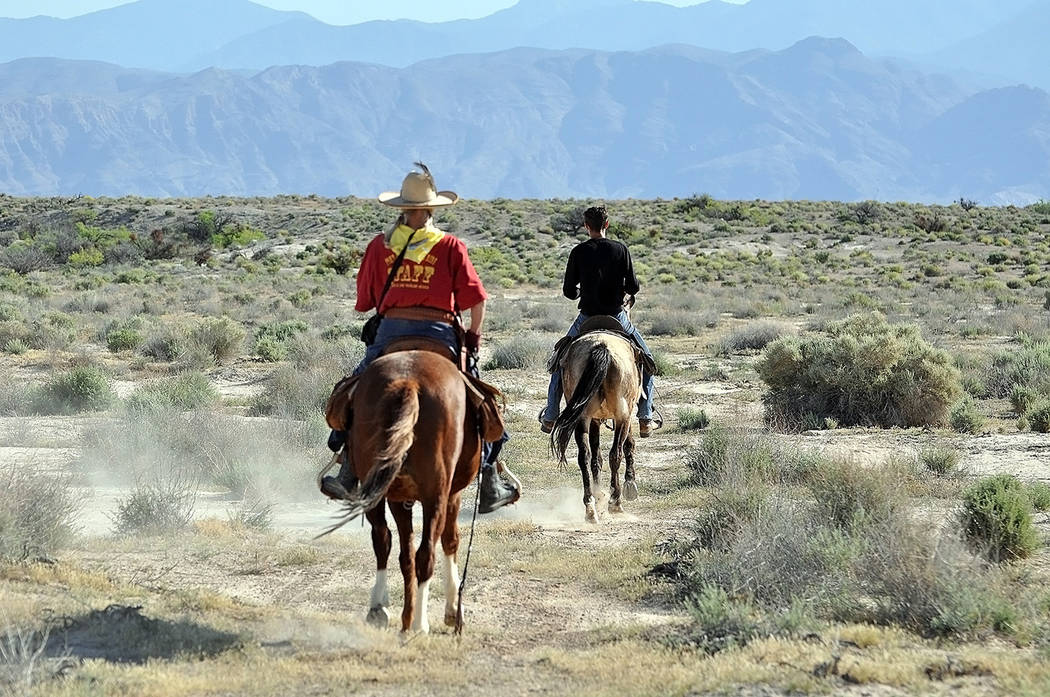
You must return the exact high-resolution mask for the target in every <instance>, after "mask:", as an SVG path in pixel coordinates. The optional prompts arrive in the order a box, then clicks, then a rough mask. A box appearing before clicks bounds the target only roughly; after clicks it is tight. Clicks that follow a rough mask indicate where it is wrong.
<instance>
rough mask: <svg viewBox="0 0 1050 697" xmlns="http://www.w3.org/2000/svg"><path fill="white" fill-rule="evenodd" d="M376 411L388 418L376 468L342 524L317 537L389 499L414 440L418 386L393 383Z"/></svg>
mask: <svg viewBox="0 0 1050 697" xmlns="http://www.w3.org/2000/svg"><path fill="white" fill-rule="evenodd" d="M376 411H377V413H380V414H386V419H385V420H384V422H383V427H382V430H381V431H380V433H379V434H378V437H379V438H382V439H385V442H383V443H381V449H379V450H378V452H377V453H376V455H375V465H374V466H373V467H372V469H371V470H369V472H368V476H366V477H365V478H364V481H362V482H361V487H360V489H359V491H358V492H357V493H355V494H354V496H353V498H351V499H350V500H348V501H347V502H346V506H345V508H344V511H343V515H342V517H341V518H340V519H339V522H337V523H336V524H335V525H333V526H331V527H329V528H328V529H327V530H325V531H324V532H323V533H321V535H318V537H321V536H323V535H327V534H329V533H331V532H335V531H336V530H338V529H339V528H341V527H343V526H344V525H346V524H347V523H349V522H350V521H352V520H354V519H355V518H357V517H358V516H360V515H361V514H362V513H364V512H365V511H367V510H370V509H371V508H373V507H375V505H376V504H377V503H379V501H380V499H382V498H383V497H384V496H386V492H387V489H389V488H390V485H391V484H393V482H394V479H395V478H396V477H397V475H398V473H399V472H400V471H401V466H402V465H404V464H405V458H406V457H408V451H409V449H410V448H411V447H412V443H413V441H414V439H415V428H416V422H417V421H419V384H418V383H417V382H416V381H415V380H413V379H410V378H402V379H399V380H395V381H393V382H392V383H390V385H389V386H388V387H387V388H386V389H385V391H384V394H383V396H382V398H381V399H380V400H379V404H377V405H376Z"/></svg>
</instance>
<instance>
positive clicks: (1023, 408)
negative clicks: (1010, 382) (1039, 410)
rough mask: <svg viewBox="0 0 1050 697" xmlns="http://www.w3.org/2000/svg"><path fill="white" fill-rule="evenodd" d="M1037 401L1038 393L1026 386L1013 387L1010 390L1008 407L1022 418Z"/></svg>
mask: <svg viewBox="0 0 1050 697" xmlns="http://www.w3.org/2000/svg"><path fill="white" fill-rule="evenodd" d="M1038 400H1039V393H1038V392H1036V391H1035V390H1034V389H1032V388H1031V387H1028V386H1027V385H1014V386H1013V389H1012V390H1010V406H1012V407H1013V409H1014V411H1015V412H1016V413H1017V415H1018V416H1023V415H1024V414H1025V413H1027V412H1028V410H1029V409H1031V408H1032V406H1033V405H1034V404H1035V403H1036V402H1037V401H1038Z"/></svg>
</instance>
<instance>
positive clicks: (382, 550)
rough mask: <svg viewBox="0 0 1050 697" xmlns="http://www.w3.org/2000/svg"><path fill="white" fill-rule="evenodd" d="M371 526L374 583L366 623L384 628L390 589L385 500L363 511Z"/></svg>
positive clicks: (388, 534) (388, 532)
mask: <svg viewBox="0 0 1050 697" xmlns="http://www.w3.org/2000/svg"><path fill="white" fill-rule="evenodd" d="M365 517H366V518H368V522H369V523H371V525H372V551H374V552H375V555H376V582H375V585H374V586H372V597H371V599H370V601H369V603H368V617H367V619H368V623H369V624H374V625H376V626H378V627H385V626H387V625H388V624H389V623H390V613H389V612H388V611H387V608H388V607H390V589H389V587H388V586H387V573H386V572H387V569H386V566H387V562H388V561H389V559H390V546H391V545H390V541H391V540H390V526H389V525H387V523H386V499H381V500H380V501H379V503H377V504H376V505H375V507H374V508H372V509H370V510H368V511H365Z"/></svg>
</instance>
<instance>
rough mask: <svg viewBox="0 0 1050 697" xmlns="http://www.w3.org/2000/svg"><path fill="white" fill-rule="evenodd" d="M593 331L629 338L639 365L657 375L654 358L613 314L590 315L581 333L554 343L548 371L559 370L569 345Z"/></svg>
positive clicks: (564, 337)
mask: <svg viewBox="0 0 1050 697" xmlns="http://www.w3.org/2000/svg"><path fill="white" fill-rule="evenodd" d="M592 332H605V333H607V334H615V335H617V336H620V337H623V338H624V339H627V342H628V343H629V344H630V345H631V348H633V349H634V359H635V360H636V361H637V362H638V366H639V367H640V368H641V369H642V370H643V371H645V372H648V373H649V374H650V375H656V363H655V362H653V359H652V358H650V357H649V355H648V354H646V352H645V351H644V350H643V349H642V347H641V346H640V345H639V344H638V342H637V341H635V339H634V335H633V334H628V333H627V332H625V331H624V329H623V325H622V324H620V320H618V319H616V318H615V317H613V316H612V315H594V316H592V317H588V318H587V319H586V320H584V322H583V324H581V325H580V333H579V334H578V335H576V336H568V335H566V336H563V337H562V338H560V339H558V342H557V343H556V344H554V349H553V350H552V351H551V355H550V357H549V358H547V372H548V373H553V372H554V371H556V370H558V368H559V366H560V365H561V362H562V359H563V358H565V355H566V354H567V353H568V352H569V346H571V345H572V343H573V341H575V340H576V339H578V338H580V337H581V336H584V335H585V334H590V333H592Z"/></svg>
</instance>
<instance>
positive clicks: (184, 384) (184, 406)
mask: <svg viewBox="0 0 1050 697" xmlns="http://www.w3.org/2000/svg"><path fill="white" fill-rule="evenodd" d="M218 400H219V392H218V390H216V389H215V387H214V386H213V385H212V384H211V382H210V381H209V380H208V378H207V376H205V375H204V374H203V373H199V372H189V373H183V374H181V375H176V376H174V377H170V378H162V379H160V380H152V381H150V382H148V383H146V384H145V385H143V386H142V387H139V388H138V389H137V390H135V392H133V393H132V394H131V396H130V397H128V399H127V401H126V402H125V406H126V407H127V408H128V409H129V410H131V411H133V412H142V411H158V410H163V409H173V410H175V411H191V410H194V409H201V408H203V407H208V406H211V405H212V404H215V403H216V402H217V401H218Z"/></svg>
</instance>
